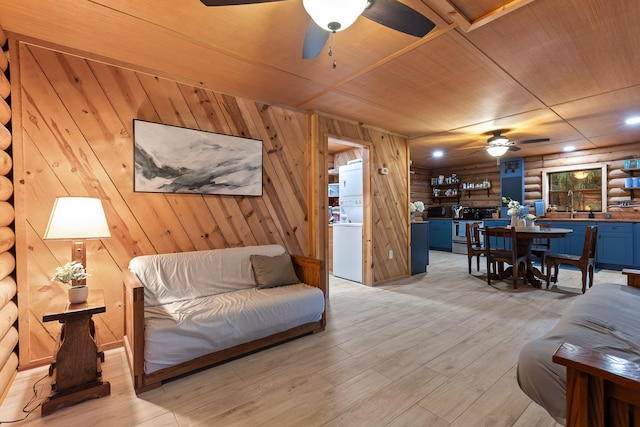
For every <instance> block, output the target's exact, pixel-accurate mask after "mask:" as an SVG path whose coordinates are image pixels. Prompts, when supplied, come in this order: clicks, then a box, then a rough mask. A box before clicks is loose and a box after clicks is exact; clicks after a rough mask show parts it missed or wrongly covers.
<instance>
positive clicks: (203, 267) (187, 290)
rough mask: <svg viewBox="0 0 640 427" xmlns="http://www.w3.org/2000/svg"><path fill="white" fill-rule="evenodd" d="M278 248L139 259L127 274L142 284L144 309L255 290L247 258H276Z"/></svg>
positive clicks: (273, 246) (255, 247)
mask: <svg viewBox="0 0 640 427" xmlns="http://www.w3.org/2000/svg"><path fill="white" fill-rule="evenodd" d="M283 252H284V248H283V247H282V246H280V245H261V246H245V247H241V248H226V249H212V250H207V251H192V252H178V253H171V254H157V255H142V256H138V257H135V258H133V259H131V261H130V262H129V270H131V271H132V272H133V273H135V274H136V275H137V276H138V278H139V279H140V281H141V282H142V283H143V284H144V302H145V304H144V305H145V307H150V306H156V305H160V304H169V303H172V302H175V301H182V300H186V299H192V298H199V297H202V296H206V295H216V294H220V293H225V292H233V291H237V290H240V289H248V288H254V287H255V286H256V282H255V278H254V273H253V269H252V268H251V261H250V256H251V255H253V254H258V255H267V256H273V255H279V254H282V253H283Z"/></svg>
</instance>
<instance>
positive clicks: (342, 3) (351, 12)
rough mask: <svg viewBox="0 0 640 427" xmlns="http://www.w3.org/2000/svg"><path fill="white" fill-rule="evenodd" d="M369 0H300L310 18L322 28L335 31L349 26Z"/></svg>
mask: <svg viewBox="0 0 640 427" xmlns="http://www.w3.org/2000/svg"><path fill="white" fill-rule="evenodd" d="M368 1H369V0H302V4H303V6H304V9H305V10H306V11H307V13H308V14H309V16H311V19H313V21H314V22H315V23H316V24H318V26H319V27H320V28H322V29H323V30H327V31H331V32H336V31H342V30H345V29H347V28H349V27H350V26H351V24H353V23H354V22H355V21H356V19H358V16H360V15H361V14H362V12H363V11H364V9H365V8H366V7H367V3H368Z"/></svg>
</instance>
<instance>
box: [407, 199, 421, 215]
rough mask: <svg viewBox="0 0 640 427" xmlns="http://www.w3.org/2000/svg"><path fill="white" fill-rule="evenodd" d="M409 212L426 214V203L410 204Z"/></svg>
mask: <svg viewBox="0 0 640 427" xmlns="http://www.w3.org/2000/svg"><path fill="white" fill-rule="evenodd" d="M409 212H411V213H412V214H414V213H416V212H424V202H421V201H416V202H412V203H409Z"/></svg>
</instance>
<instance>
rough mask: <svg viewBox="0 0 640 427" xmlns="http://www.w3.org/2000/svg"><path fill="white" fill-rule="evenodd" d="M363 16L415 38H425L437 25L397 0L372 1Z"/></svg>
mask: <svg viewBox="0 0 640 427" xmlns="http://www.w3.org/2000/svg"><path fill="white" fill-rule="evenodd" d="M370 3H371V5H370V6H369V7H367V8H366V9H365V10H364V12H362V16H364V17H365V18H367V19H370V20H372V21H374V22H377V23H378V24H382V25H384V26H385V27H389V28H392V29H394V30H396V31H400V32H402V33H405V34H410V35H412V36H415V37H424V36H425V35H426V34H427V33H428V32H429V31H431V30H432V29H433V28H434V27H435V26H436V24H434V23H433V22H431V20H430V19H428V18H427V17H425V16H423V15H422V14H420V13H418V12H416V11H415V10H413V9H411V8H410V7H409V6H407V5H405V4H403V3H400V2H399V1H397V0H372V1H371V2H370Z"/></svg>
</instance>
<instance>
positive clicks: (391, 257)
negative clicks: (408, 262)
mask: <svg viewBox="0 0 640 427" xmlns="http://www.w3.org/2000/svg"><path fill="white" fill-rule="evenodd" d="M389 259H393V250H391V249H389Z"/></svg>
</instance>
